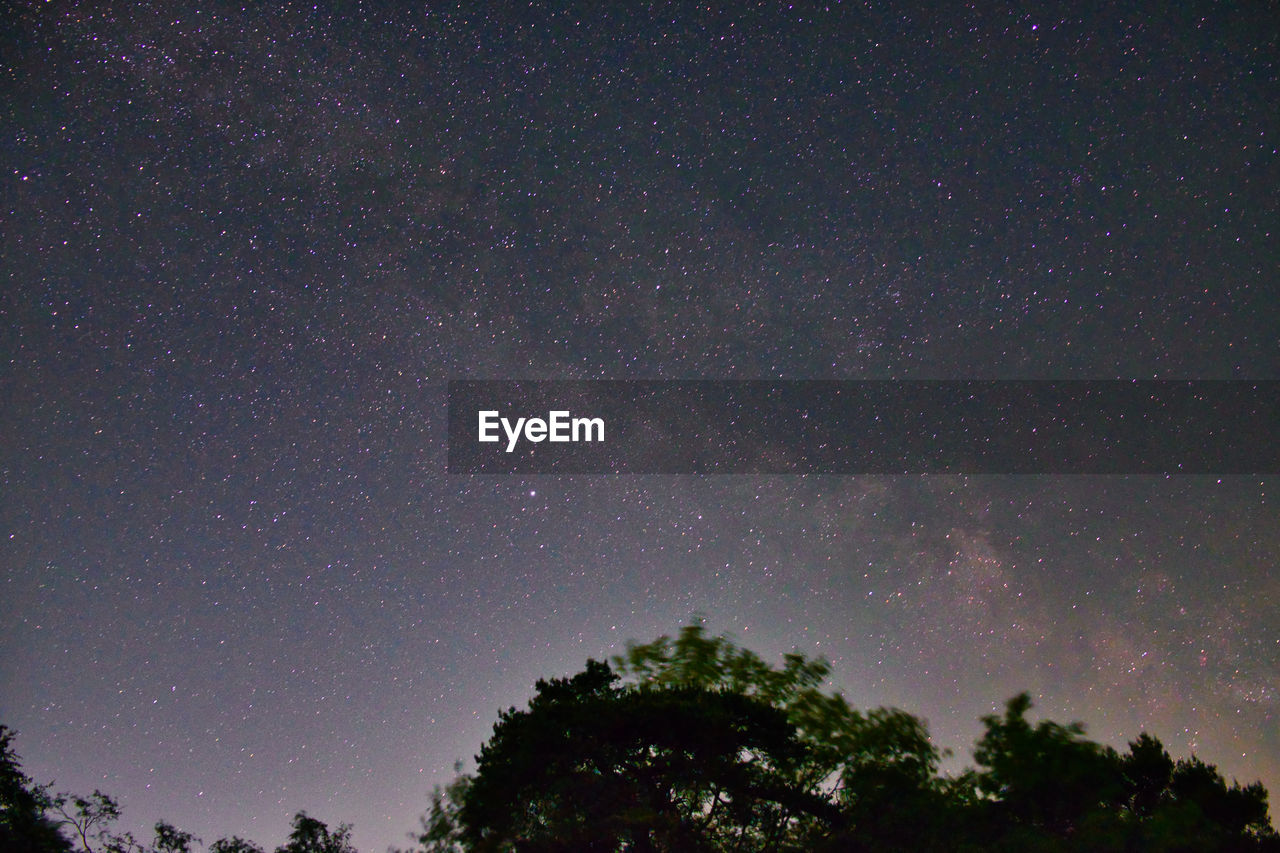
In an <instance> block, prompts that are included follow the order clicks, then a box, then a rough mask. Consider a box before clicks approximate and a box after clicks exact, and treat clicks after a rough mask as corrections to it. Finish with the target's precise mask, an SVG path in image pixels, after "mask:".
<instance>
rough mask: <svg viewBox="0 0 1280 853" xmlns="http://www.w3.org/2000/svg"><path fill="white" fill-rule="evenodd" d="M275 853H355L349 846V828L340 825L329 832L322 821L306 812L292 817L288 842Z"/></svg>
mask: <svg viewBox="0 0 1280 853" xmlns="http://www.w3.org/2000/svg"><path fill="white" fill-rule="evenodd" d="M276 853H355V848H354V847H352V846H351V826H350V825H349V824H345V823H340V824H338V828H337V829H334V830H330V829H329V827H328V825H327V824H325V823H324V822H323V821H320V820H316V819H315V818H313V817H311V816H310V815H309V814H307V813H306V812H298V813H297V814H296V815H294V816H293V831H292V832H291V833H289V841H288V843H286V844H285V845H283V846H281V847H277V848H276Z"/></svg>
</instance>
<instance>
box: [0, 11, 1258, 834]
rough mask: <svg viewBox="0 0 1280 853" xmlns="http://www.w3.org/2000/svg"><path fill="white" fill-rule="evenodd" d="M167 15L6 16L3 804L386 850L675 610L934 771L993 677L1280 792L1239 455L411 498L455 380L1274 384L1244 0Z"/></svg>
mask: <svg viewBox="0 0 1280 853" xmlns="http://www.w3.org/2000/svg"><path fill="white" fill-rule="evenodd" d="M198 5H199V7H200V8H197V4H191V3H182V2H179V3H170V2H156V3H133V2H130V3H123V2H121V3H83V4H74V3H67V2H52V3H24V4H20V5H19V8H18V10H17V11H14V10H13V9H12V8H11V9H10V11H8V12H6V13H4V20H3V24H2V25H0V71H2V72H3V73H2V77H0V80H2V82H0V87H2V89H0V91H2V92H3V99H2V101H0V103H3V129H2V130H0V159H2V160H3V170H0V182H2V187H3V189H2V193H3V198H2V204H0V212H2V215H3V223H2V224H0V231H2V236H0V240H2V241H3V242H2V243H0V245H2V247H3V248H2V249H0V251H2V252H3V263H2V264H0V274H3V281H4V287H3V292H2V294H0V316H2V318H3V323H2V324H0V490H2V491H0V584H2V586H0V722H2V723H4V724H6V725H9V726H11V727H13V728H16V729H17V730H18V731H19V733H20V734H19V737H18V739H17V741H16V743H15V746H16V748H17V750H18V752H19V753H20V754H21V755H22V757H23V759H24V764H25V768H26V770H27V772H28V773H29V774H30V775H32V776H33V777H35V778H36V780H37V781H41V782H47V781H50V780H53V781H54V782H55V787H56V788H58V789H61V790H69V791H75V792H78V793H88V792H90V791H92V790H93V789H94V788H95V787H97V788H101V789H102V790H104V791H106V792H107V793H109V794H111V795H113V796H115V797H117V798H118V799H119V800H120V801H121V803H122V805H123V808H124V815H125V821H124V823H123V824H122V825H121V828H122V829H132V830H134V831H135V832H137V833H139V834H142V833H144V832H148V830H147V827H149V826H150V825H151V824H153V823H154V822H155V821H156V820H159V819H165V820H168V821H170V822H172V823H174V824H176V825H178V826H179V827H181V828H184V829H187V830H189V831H192V832H194V833H195V834H196V835H198V836H200V837H202V838H203V839H204V840H205V841H206V842H211V841H213V840H214V839H216V838H218V837H221V836H229V835H231V834H233V833H234V834H239V835H241V836H245V837H248V838H251V839H253V840H255V841H257V842H258V843H260V844H262V845H263V846H264V847H267V848H268V849H270V848H272V847H274V846H275V845H277V844H279V843H282V842H283V841H284V838H285V835H286V834H287V824H288V821H289V819H290V817H291V816H292V815H293V814H294V813H295V812H297V811H298V810H300V809H305V810H307V811H308V812H309V813H310V814H312V815H314V816H316V817H318V818H320V819H322V820H325V821H327V822H328V823H330V825H333V824H336V823H338V822H341V821H348V822H352V823H354V824H355V832H354V840H355V841H356V843H357V845H358V846H359V847H360V848H361V849H362V850H363V851H366V852H367V853H380V851H383V850H385V848H386V847H387V845H389V844H400V843H403V842H405V834H406V833H407V832H409V831H411V830H413V829H414V828H415V827H416V825H417V816H418V815H419V814H421V813H422V812H423V811H425V809H426V807H427V804H428V803H427V795H428V793H429V791H430V790H431V788H432V786H433V785H435V784H438V783H441V782H445V781H447V780H448V779H450V778H451V777H452V775H453V764H454V762H455V760H464V761H469V760H470V758H471V756H472V755H474V754H475V753H476V752H477V751H478V749H479V746H480V744H481V743H482V742H483V740H484V739H485V738H486V737H487V736H488V734H489V733H490V731H491V728H492V725H493V723H494V722H495V720H496V716H497V712H498V711H499V709H501V708H506V707H507V706H510V705H519V704H522V703H523V702H524V701H525V700H526V699H527V698H528V697H529V696H530V695H531V693H532V685H533V682H534V681H535V680H536V679H537V678H539V677H543V676H553V675H562V674H567V673H570V672H575V671H578V670H580V669H581V668H582V667H583V665H584V664H585V662H586V660H587V658H588V657H590V656H594V657H601V656H605V655H608V654H612V653H616V652H619V651H621V650H622V648H623V645H624V644H625V642H626V641H627V640H628V639H637V640H640V641H647V640H650V639H653V638H654V637H656V636H658V635H659V634H662V633H673V632H675V631H676V630H677V629H678V628H679V626H680V625H682V624H685V623H687V622H688V621H689V620H690V618H691V617H692V616H693V615H694V614H695V613H702V614H705V616H706V620H707V627H708V628H709V630H711V631H712V632H713V633H720V632H727V633H729V634H730V635H731V636H732V637H734V638H735V639H736V640H737V641H738V642H740V643H742V644H744V645H746V646H749V647H751V648H753V649H755V650H757V651H759V652H760V653H761V654H763V655H765V656H766V657H769V658H774V657H775V656H777V655H780V654H782V653H783V652H787V651H791V650H793V649H799V650H800V651H803V652H805V653H808V654H812V655H825V656H827V657H828V658H829V659H830V660H831V661H832V663H833V665H834V673H833V686H835V687H838V688H839V689H841V690H843V691H844V692H845V694H846V695H847V696H848V698H849V699H850V701H851V702H853V703H854V704H855V706H861V707H867V706H875V705H881V704H892V705H897V706H900V707H902V708H904V709H906V710H908V711H911V712H913V713H917V714H920V715H922V716H924V717H925V718H926V719H927V720H928V722H929V724H930V728H931V731H932V733H933V735H934V738H935V740H936V741H937V742H938V743H939V745H941V746H944V747H949V748H951V749H954V750H955V751H956V752H957V754H958V756H959V758H961V759H964V760H966V761H968V760H969V749H970V747H971V746H972V743H973V740H974V738H975V736H976V735H977V734H978V733H979V731H980V725H979V723H978V721H977V718H978V717H979V716H980V715H982V714H985V713H990V712H991V711H992V710H994V709H997V708H999V707H1000V706H1001V705H1002V704H1003V702H1004V700H1005V699H1007V698H1008V697H1009V696H1011V695H1013V694H1014V693H1016V692H1018V691H1020V690H1023V689H1026V690H1029V691H1031V693H1032V696H1033V698H1034V699H1035V701H1036V704H1037V712H1036V713H1042V714H1044V715H1046V716H1049V717H1052V718H1054V719H1057V720H1060V721H1063V722H1065V721H1069V720H1075V719H1078V720H1081V721H1083V722H1084V723H1086V724H1087V726H1088V729H1089V733H1090V735H1091V736H1092V737H1095V738H1097V739H1099V740H1102V741H1104V742H1107V743H1113V744H1118V745H1123V743H1124V742H1125V741H1127V740H1128V739H1132V738H1134V737H1136V735H1137V734H1138V732H1139V731H1141V730H1142V729H1143V728H1146V729H1148V730H1150V731H1152V732H1153V733H1154V734H1156V735H1157V736H1158V737H1160V738H1161V739H1162V740H1164V742H1165V744H1166V746H1168V748H1169V749H1170V751H1171V752H1172V753H1173V754H1174V755H1175V756H1185V755H1188V754H1189V753H1190V752H1191V751H1192V750H1194V751H1195V752H1196V753H1197V754H1198V755H1200V756H1201V757H1202V758H1204V759H1205V760H1206V761H1210V762H1212V763H1215V764H1217V765H1218V766H1219V768H1220V769H1221V770H1222V771H1223V773H1224V775H1225V776H1226V777H1227V778H1228V780H1230V779H1231V778H1233V777H1235V778H1239V779H1240V780H1241V781H1242V782H1249V781H1253V780H1254V779H1258V778H1261V779H1262V781H1263V782H1264V783H1265V784H1266V785H1267V787H1268V788H1269V789H1270V790H1271V791H1272V795H1273V799H1274V798H1276V797H1277V796H1280V686H1278V685H1280V570H1278V569H1277V565H1278V564H1280V497H1278V496H1277V495H1276V494H1275V490H1276V488H1277V483H1276V478H1275V477H1266V476H1253V477H1239V476H1236V477H1221V478H1219V477H1215V476H1209V477H1202V476H1197V477H1189V476H1182V477H1179V476H1174V477H1163V476H1161V477H1083V476H1081V477H1074V476H1052V477H1051V476H1026V477H996V476H985V477H978V476H970V477H960V476H943V475H930V476H903V477H868V476H848V477H835V476H825V477H824V476H806V477H778V476H773V477H765V476H751V475H740V476H718V477H695V476H631V475H629V476H576V477H570V476H560V477H556V476H536V477H522V476H514V475H512V476H474V477H471V476H456V475H455V476H450V475H446V474H445V458H446V445H445V432H446V422H447V412H446V410H445V392H446V383H447V381H448V380H450V379H506V378H525V379H605V378H607V379H696V378H714V379H871V378H889V379H921V378H923V379H932V378H974V379H979V378H983V379H985V378H991V379H1000V378H1017V379H1037V378H1064V379H1118V378H1144V379H1151V378H1158V379H1226V378H1244V379H1250V378H1254V379H1260V378H1273V379H1274V378H1280V309H1278V307H1277V306H1278V305H1280V300H1278V288H1277V271H1278V270H1280V252H1278V251H1277V237H1278V235H1277V231H1278V230H1280V194H1277V187H1278V186H1280V156H1278V153H1277V152H1278V147H1280V41H1278V33H1280V15H1278V14H1277V12H1276V6H1275V4H1273V3H1266V2H1242V3H1236V4H1213V5H1210V4H1197V3H1174V4H1170V3H1165V2H1159V3H1157V2H1151V3H1139V4H1117V5H1118V7H1119V8H1111V6H1110V4H1102V8H1100V9H1094V10H1093V11H1090V12H1088V13H1087V14H1081V13H1079V12H1077V11H1072V12H1071V13H1070V14H1064V13H1063V11H1062V10H1061V9H1059V10H1057V11H1053V10H1052V9H1051V8H1049V7H1046V6H1045V4H1043V3H1034V4H1032V3H1028V4H1025V5H1023V6H1016V5H1008V4H987V3H983V4H978V5H979V6H980V9H978V10H974V9H972V8H963V7H953V8H950V9H947V10H938V11H926V10H924V9H919V8H911V7H910V6H907V5H899V6H897V7H896V8H891V7H889V6H888V5H887V4H885V5H880V4H876V5H871V6H863V5H849V4H833V5H831V6H830V7H827V8H822V9H816V8H815V7H812V6H809V5H807V4H805V5H796V6H788V5H787V4H772V3H770V4H763V5H760V6H756V7H748V5H747V4H725V6H726V7H727V8H728V7H731V8H733V9H734V11H733V12H731V13H712V12H705V11H698V10H694V9H692V7H691V6H686V5H678V6H677V5H667V4H656V5H650V6H642V5H641V4H616V5H617V7H618V10H609V11H606V10H605V9H604V8H602V7H604V6H608V5H609V4H600V3H591V4H583V5H581V6H579V7H577V8H561V7H560V6H558V5H557V6H556V7H554V8H548V7H544V6H543V5H541V4H534V5H531V6H528V7H524V8H522V9H520V10H519V11H517V12H506V13H504V14H502V15H501V16H497V15H496V14H490V15H486V14H485V13H482V12H481V13H476V12H472V11H469V10H468V9H467V8H465V6H464V7H463V8H452V9H444V8H443V7H442V5H435V4H433V6H432V8H431V10H430V11H427V10H424V9H421V8H410V4H406V5H405V6H394V5H377V4H369V3H364V4H361V3H340V4H333V5H334V8H335V10H336V11H332V12H330V11H324V10H320V11H317V10H315V9H313V8H312V6H311V4H274V3H250V4H245V8H242V7H241V5H240V4H224V3H204V4H198ZM413 5H416V4H413ZM566 5H568V4H566ZM920 5H926V4H920ZM927 5H930V6H932V5H933V4H927ZM1068 5H1070V7H1071V8H1072V9H1073V10H1074V9H1078V8H1083V6H1084V5H1088V6H1092V5H1093V4H1083V5H1082V4H1068ZM1051 6H1052V4H1051Z"/></svg>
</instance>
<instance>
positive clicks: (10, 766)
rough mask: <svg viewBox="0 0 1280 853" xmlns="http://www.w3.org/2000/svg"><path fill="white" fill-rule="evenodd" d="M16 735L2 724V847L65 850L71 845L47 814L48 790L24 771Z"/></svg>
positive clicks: (22, 851) (21, 851)
mask: <svg viewBox="0 0 1280 853" xmlns="http://www.w3.org/2000/svg"><path fill="white" fill-rule="evenodd" d="M16 734H17V733H16V732H14V731H13V729H10V728H9V727H8V726H4V725H0V849H2V850H8V851H13V853H65V851H69V850H70V849H71V844H70V842H68V841H67V840H66V839H65V838H64V837H63V836H62V834H61V833H59V832H58V826H57V824H56V823H54V822H53V821H52V820H51V819H50V818H49V817H48V816H46V814H45V811H46V808H47V807H48V794H47V792H46V791H45V789H44V788H43V787H42V786H40V785H36V784H34V783H33V782H32V781H31V778H30V777H29V776H27V775H26V774H25V773H23V772H22V762H21V761H20V760H19V759H18V754H17V753H16V752H15V751H14V749H13V739H14V737H15V736H16Z"/></svg>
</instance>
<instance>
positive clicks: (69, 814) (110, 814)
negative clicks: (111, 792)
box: [52, 790, 137, 853]
mask: <svg viewBox="0 0 1280 853" xmlns="http://www.w3.org/2000/svg"><path fill="white" fill-rule="evenodd" d="M52 806H53V809H54V810H55V811H56V812H57V813H58V814H59V815H61V820H59V821H58V822H59V823H60V824H62V825H63V826H69V827H71V829H72V831H73V833H74V834H75V836H76V838H78V839H79V840H80V844H81V845H82V846H83V847H84V850H85V853H98V851H103V853H116V851H125V850H130V849H132V848H134V847H136V846H137V842H135V841H134V840H133V836H131V835H128V834H126V835H114V834H112V832H111V824H113V823H115V821H116V820H117V819H118V818H119V817H120V804H119V803H117V802H116V801H115V800H114V799H112V798H111V797H109V796H108V795H106V794H104V793H102V792H101V791H98V790H94V792H93V793H92V794H90V795H89V796H87V797H81V796H77V795H75V794H66V793H59V794H57V795H56V796H55V797H54V798H53V800H52ZM94 845H97V850H95V849H94Z"/></svg>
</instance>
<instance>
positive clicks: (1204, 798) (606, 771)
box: [417, 625, 1280, 853]
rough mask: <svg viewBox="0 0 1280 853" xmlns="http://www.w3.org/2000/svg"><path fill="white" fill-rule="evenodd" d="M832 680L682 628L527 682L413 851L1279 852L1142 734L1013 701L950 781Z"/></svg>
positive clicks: (917, 727)
mask: <svg viewBox="0 0 1280 853" xmlns="http://www.w3.org/2000/svg"><path fill="white" fill-rule="evenodd" d="M829 673H830V667H829V665H828V664H827V663H826V662H825V661H823V660H813V659H809V658H806V657H804V656H803V655H798V654H792V655H787V656H785V657H784V659H783V662H782V664H781V666H776V667H775V666H771V665H769V664H768V663H766V662H765V661H763V660H762V659H761V658H760V657H759V656H757V655H756V654H755V653H754V652H751V651H749V650H747V649H742V648H740V647H738V646H736V645H734V644H733V643H732V642H731V641H729V640H728V639H726V638H724V637H711V636H708V635H707V634H706V632H705V631H704V629H703V628H702V626H701V625H691V626H687V627H685V628H684V629H683V630H682V631H681V632H680V633H679V635H678V636H677V637H676V638H674V639H672V638H670V637H661V638H659V639H658V640H656V641H654V642H652V643H648V644H643V645H636V644H633V645H630V646H629V647H628V649H627V652H626V653H625V654H623V655H620V656H618V657H616V658H614V660H613V661H612V665H610V664H607V663H604V662H600V661H595V660H591V661H588V663H587V666H586V669H584V670H583V671H582V672H580V673H578V674H577V675H574V676H571V677H567V678H557V679H551V680H543V681H539V682H538V683H537V685H536V688H535V694H534V696H533V698H532V699H531V700H530V702H529V704H528V707H527V708H525V709H521V710H517V709H516V708H510V709H508V710H506V711H504V712H502V713H501V714H500V715H499V719H498V722H497V724H496V725H495V726H494V732H493V735H492V737H491V738H490V739H489V740H488V742H486V743H485V744H484V745H483V746H482V748H481V751H480V754H479V755H478V756H476V769H475V772H474V773H472V774H468V775H462V776H459V777H458V779H457V780H456V781H455V782H454V783H453V784H452V785H451V786H449V788H448V789H445V790H443V791H442V790H437V791H436V793H435V795H434V797H433V799H432V805H431V810H430V812H429V814H428V815H427V816H426V817H424V819H423V832H422V834H421V835H420V836H419V837H418V839H417V840H418V842H419V848H418V849H420V850H422V851H424V853H441V851H569V850H635V851H719V850H735V851H755V850H758V851H786V850H797V851H798V850H818V851H822V850H830V851H836V850H841V851H844V850H848V851H876V850H886V851H888V850H907V849H910V850H921V851H929V850H939V851H941V850H948V851H952V850H974V851H978V850H1009V851H1013V850H1033V851H1034V850H1052V851H1075V850H1080V851H1084V850H1089V851H1107V850H1114V851H1128V850H1156V851H1175V850H1197V851H1212V850H1224V851H1225V850H1233V851H1234V850H1280V839H1277V836H1276V833H1275V832H1274V830H1273V829H1272V827H1271V824H1270V822H1269V820H1268V817H1267V793H1266V791H1265V789H1263V787H1262V786H1261V785H1260V784H1256V783H1255V784H1253V785H1249V786H1246V787H1242V786H1240V785H1239V784H1232V785H1230V786H1228V785H1227V784H1226V782H1225V780H1224V779H1223V778H1222V776H1221V774H1219V773H1218V771H1217V770H1216V769H1215V768H1213V767H1212V766H1210V765H1207V764H1204V763H1203V762H1201V761H1200V760H1198V759H1196V758H1191V759H1184V760H1179V761H1174V760H1173V759H1172V758H1171V757H1170V756H1169V755H1168V753H1167V752H1166V751H1165V749H1164V747H1163V745H1161V744H1160V742H1159V741H1158V740H1157V739H1156V738H1154V737H1152V736H1151V735H1148V734H1145V733H1144V734H1142V735H1140V736H1139V738H1138V739H1137V740H1135V741H1134V742H1133V743H1131V744H1130V745H1129V751H1128V752H1127V753H1124V754H1120V753H1119V752H1117V751H1116V750H1115V749H1112V748H1110V747H1106V746H1103V745H1100V744H1098V743H1095V742H1093V741H1090V740H1089V739H1088V738H1086V737H1085V732H1084V728H1083V726H1081V725H1080V724H1078V723H1072V724H1067V725H1063V724H1060V723H1056V722H1052V721H1049V720H1042V721H1040V722H1037V723H1033V722H1031V721H1029V720H1028V719H1027V714H1028V712H1029V711H1030V710H1031V707H1032V703H1031V699H1030V697H1029V696H1028V695H1027V694H1021V695H1018V696H1015V697H1014V698H1012V699H1010V700H1009V702H1008V703H1007V705H1006V707H1005V710H1004V713H1003V714H999V715H997V714H993V715H990V716H988V717H985V718H983V720H982V722H983V724H984V727H985V732H984V734H983V735H982V737H981V738H980V739H979V740H978V742H977V744H976V748H975V751H974V761H975V763H976V765H977V767H976V768H973V769H969V770H966V771H964V772H962V773H960V774H958V775H954V776H946V775H942V774H940V772H939V762H940V759H941V758H942V757H943V754H942V752H941V751H940V750H939V749H938V748H937V747H935V746H934V745H933V743H932V742H931V741H930V739H929V734H928V729H927V727H926V726H925V723H924V722H923V721H922V720H921V719H919V718H918V717H915V716H913V715H911V714H908V713H906V712H904V711H901V710H898V709H894V708H878V709H873V710H869V711H858V710H856V709H854V708H852V707H851V706H850V705H849V703H848V702H846V701H845V699H844V698H843V697H842V696H841V695H840V694H839V693H836V692H832V691H826V690H824V689H823V684H824V683H825V681H826V679H827V676H828V675H829Z"/></svg>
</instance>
